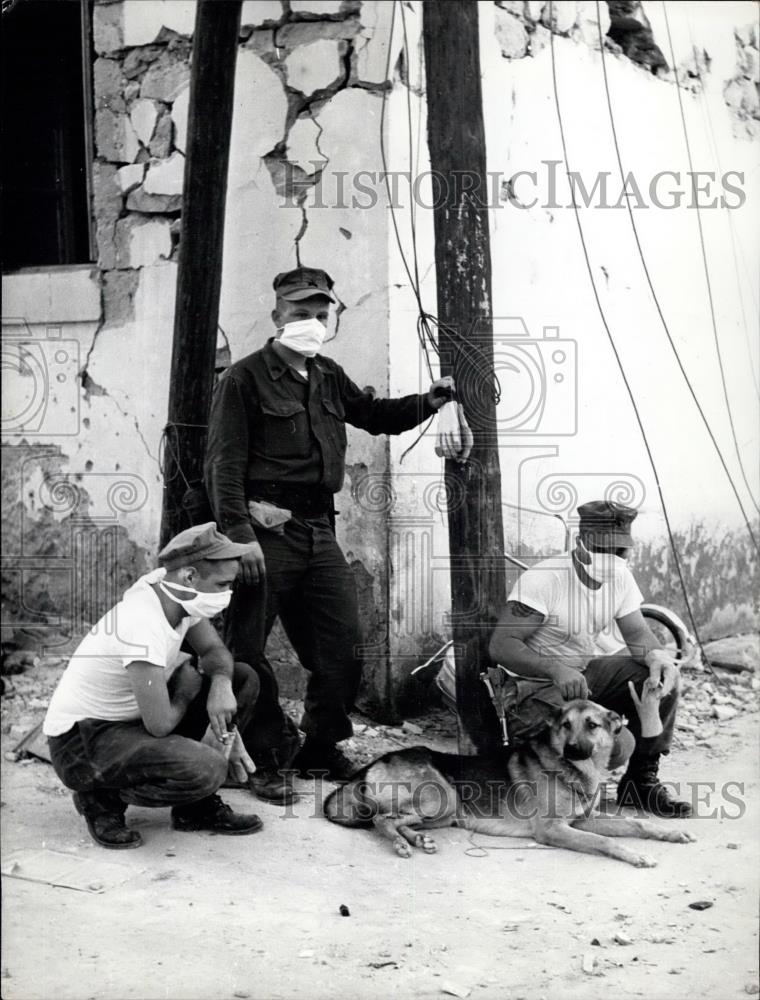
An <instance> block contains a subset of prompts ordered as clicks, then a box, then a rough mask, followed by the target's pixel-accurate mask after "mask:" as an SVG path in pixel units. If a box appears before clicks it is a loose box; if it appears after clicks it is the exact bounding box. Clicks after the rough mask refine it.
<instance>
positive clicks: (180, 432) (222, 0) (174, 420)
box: [161, 0, 242, 545]
mask: <svg viewBox="0 0 760 1000" xmlns="http://www.w3.org/2000/svg"><path fill="white" fill-rule="evenodd" d="M241 8H242V0H198V5H197V8H196V15H195V30H194V34H193V52H192V65H191V72H190V109H189V115H188V126H187V147H186V158H185V183H184V190H183V195H182V235H181V238H180V250H179V268H178V273H177V304H176V308H175V313H174V344H173V348H172V362H171V378H170V386H169V417H168V423H167V427H166V442H165V444H166V447H165V449H164V504H163V517H162V521H161V544H162V545H164V544H165V543H166V542H167V541H168V539H169V538H171V537H172V535H175V534H176V533H177V532H178V531H181V530H182V529H183V528H186V527H188V526H189V521H188V519H187V515H186V513H185V511H184V508H183V505H182V499H183V497H184V495H185V493H186V491H187V489H188V486H189V485H193V486H197V485H199V484H200V482H201V480H202V478H203V452H204V449H205V443H206V425H207V423H208V412H209V407H210V405H211V392H212V389H213V381H214V359H215V354H216V340H217V327H218V323H219V295H220V291H221V284H222V244H223V239H224V211H225V202H226V195H227V167H228V164H229V158H230V134H231V132H232V107H233V94H234V86H235V62H236V60H237V46H238V37H239V34H240V12H241Z"/></svg>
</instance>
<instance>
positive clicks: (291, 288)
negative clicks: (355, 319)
mask: <svg viewBox="0 0 760 1000" xmlns="http://www.w3.org/2000/svg"><path fill="white" fill-rule="evenodd" d="M333 284H334V282H333V280H332V278H331V277H330V275H329V274H328V273H327V271H321V270H320V269H319V268H317V267H297V268H295V270H293V271H282V272H281V273H280V274H278V275H277V277H276V278H275V279H274V281H273V282H272V287H273V288H274V290H275V291H276V292H277V296H278V298H281V299H285V300H286V301H287V302H300V301H301V299H310V298H312V297H313V296H315V295H324V296H325V297H326V298H328V299H329V300H330V301H331V302H335V299H334V298H333V297H332V295H331V294H330V293H331V292H332V287H333Z"/></svg>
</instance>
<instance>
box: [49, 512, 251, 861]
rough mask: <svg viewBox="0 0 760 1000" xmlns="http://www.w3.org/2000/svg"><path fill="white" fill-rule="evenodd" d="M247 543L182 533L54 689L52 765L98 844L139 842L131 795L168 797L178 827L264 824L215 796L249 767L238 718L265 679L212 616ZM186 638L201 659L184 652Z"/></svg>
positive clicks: (225, 599) (160, 800) (202, 531)
mask: <svg viewBox="0 0 760 1000" xmlns="http://www.w3.org/2000/svg"><path fill="white" fill-rule="evenodd" d="M248 548H249V547H248V546H247V545H240V544H237V543H235V542H232V541H230V539H229V538H227V537H226V535H223V534H221V533H220V532H219V531H217V528H216V525H215V524H214V523H213V522H209V523H208V524H202V525H199V526H197V527H195V528H190V529H188V530H187V531H183V532H181V533H180V534H178V535H176V536H175V537H174V538H173V539H172V540H171V541H170V542H169V543H168V545H166V547H165V548H164V549H163V550H162V551H161V552H160V553H159V556H158V561H159V568H158V569H156V570H153V572H151V573H148V574H146V575H145V576H142V577H141V578H140V579H139V580H138V581H137V582H136V583H135V584H133V585H132V586H131V587H130V588H129V589H128V590H127V591H126V593H125V594H124V596H123V598H122V599H121V601H120V602H119V603H118V604H117V605H116V606H115V607H113V608H112V609H111V610H110V611H109V612H107V614H105V615H104V616H103V618H101V619H100V621H99V622H98V623H97V624H96V625H95V626H94V627H93V628H92V629H91V630H90V632H89V633H88V634H87V635H86V636H85V637H84V639H83V640H82V642H81V643H80V644H79V646H78V647H77V650H76V652H75V653H74V655H73V656H72V658H71V661H70V663H69V664H68V666H67V667H66V669H65V671H64V673H63V676H62V677H61V680H60V682H59V684H58V687H57V688H56V689H55V691H54V693H53V697H52V699H51V702H50V706H49V708H48V711H47V715H46V716H45V722H44V724H43V732H44V733H45V735H46V736H47V737H48V743H49V746H50V755H51V759H52V762H53V767H54V768H55V771H56V773H57V774H58V777H59V778H60V779H61V781H62V782H63V783H64V785H66V786H67V787H68V788H70V789H72V790H73V792H74V805H75V806H76V809H77V811H78V812H79V813H81V814H82V815H83V817H84V819H85V821H86V823H87V827H88V829H89V831H90V834H91V836H92V838H93V839H94V840H95V842H96V843H97V844H100V846H101V847H108V848H114V849H122V848H127V847H139V846H140V844H141V843H142V838H141V837H140V834H139V833H138V832H137V831H136V830H130V829H129V828H128V827H127V826H126V824H125V822H124V815H125V812H126V808H127V804H129V803H131V804H133V805H140V806H171V807H172V825H173V827H174V828H175V829H176V830H212V831H214V832H215V833H226V834H245V833H254V832H255V831H256V830H259V829H260V828H261V825H262V824H261V820H260V819H259V818H258V816H255V815H253V814H251V815H238V814H236V813H234V812H233V811H232V809H231V808H230V807H229V806H227V805H225V803H224V802H222V800H221V799H220V798H219V796H218V795H216V794H215V793H216V791H217V789H219V788H220V787H221V785H222V784H223V783H224V781H225V779H226V777H227V771H228V767H229V766H230V764H233V765H240V764H242V765H245V767H246V768H248V767H249V766H250V768H251V769H252V764H251V762H250V758H248V756H247V754H246V753H245V750H244V748H243V746H242V743H241V741H240V740H239V739H238V738H235V737H233V736H232V735H230V732H231V731H230V727H231V726H232V724H233V721H234V723H235V724H236V725H237V726H238V727H239V728H240V729H242V728H243V727H244V726H245V725H246V723H247V721H248V720H249V718H250V716H251V713H252V711H253V708H254V705H255V703H256V696H257V694H258V690H259V683H258V678H257V676H256V674H255V672H254V671H253V670H252V669H251V667H249V666H248V665H247V664H244V663H234V662H233V659H232V655H231V654H230V652H229V651H228V650H227V648H226V647H225V646H224V645H223V643H222V641H221V639H220V638H219V636H218V635H217V633H216V631H215V629H214V628H213V626H212V625H211V622H210V621H209V619H210V618H213V617H214V616H215V615H217V614H218V613H219V612H220V611H222V610H224V608H225V607H226V606H227V604H228V603H229V600H230V596H231V587H232V582H233V580H234V579H235V576H236V574H237V571H238V567H239V560H240V557H241V556H242V555H243V554H244V553H246V552H247V551H248ZM185 639H187V642H188V643H189V644H190V646H191V647H192V649H193V650H194V651H195V654H196V656H195V659H194V660H193V659H192V658H191V657H190V655H189V654H188V653H186V652H182V651H181V648H180V647H181V646H182V644H183V642H184V640H185ZM201 740H203V741H204V742H201ZM228 741H229V742H232V743H233V749H232V753H231V754H230V753H226V752H225V746H226V745H227V743H228ZM238 773H239V768H238Z"/></svg>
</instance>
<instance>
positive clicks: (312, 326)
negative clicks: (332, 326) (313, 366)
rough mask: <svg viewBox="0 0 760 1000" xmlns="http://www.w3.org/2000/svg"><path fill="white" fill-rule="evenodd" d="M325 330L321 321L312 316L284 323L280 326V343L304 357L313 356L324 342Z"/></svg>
mask: <svg viewBox="0 0 760 1000" xmlns="http://www.w3.org/2000/svg"><path fill="white" fill-rule="evenodd" d="M326 335H327V330H326V329H325V326H324V324H323V323H320V322H319V320H318V319H317V318H316V317H314V316H312V318H311V319H299V320H296V321H295V322H294V323H286V324H285V326H284V327H283V328H282V334H281V335H280V343H281V344H284V345H285V347H289V348H290V349H291V351H297V352H298V353H299V354H303V356H304V357H305V358H313V357H314V356H315V355H316V354H318V353H319V349H320V347H321V346H322V344H324V342H325V336H326Z"/></svg>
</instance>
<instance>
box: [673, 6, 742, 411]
mask: <svg viewBox="0 0 760 1000" xmlns="http://www.w3.org/2000/svg"><path fill="white" fill-rule="evenodd" d="M686 23H687V25H688V28H689V40H690V41H691V47H692V51H693V52H696V48H697V47H696V45H695V44H694V36H693V34H692V31H691V21H690V20H689V17H688V15H687V16H686ZM700 83H701V78H700ZM699 104H700V109H701V111H702V118H703V120H704V121H705V123H706V125H707V130H708V132H709V133H710V145H711V146H712V152H713V155H714V157H715V162H716V163H717V165H718V170H719V172H720V175H721V177H724V174H723V166H722V164H721V159H720V150H719V148H718V141H717V139H716V137H715V129H714V128H713V121H712V115H711V114H710V103H709V101H707V100H706V99H705V88H704V86H701V87H700V88H699ZM723 208H724V209H725V212H726V219H727V220H728V231H729V234H730V236H731V251H732V254H733V258H734V271H735V273H736V290H737V292H738V294H739V306H740V308H741V312H742V324H743V327H744V340H745V342H746V345H747V355H748V357H749V368H750V373H751V375H752V381H753V382H754V384H755V392H756V393H757V394H758V395H760V382H758V377H757V372H756V371H755V363H754V358H753V355H752V348H751V346H750V342H749V323H748V322H747V313H746V310H745V308H744V291H743V288H742V279H741V274H740V271H739V253H738V250H739V249H740V248H737V242H738V236H737V235H736V232H735V229H734V220H733V217H732V214H731V213H732V211H733V209H730V208H729V207H728V205H726V204H725V202H724V204H723ZM742 259H743V261H744V267H745V270H746V267H747V264H746V260H745V259H744V253H743V252H742ZM750 296H751V297H752V305H753V307H754V310H755V313H756V314H757V313H758V302H757V299H756V297H755V295H754V290H753V288H752V284H751V281H750Z"/></svg>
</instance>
